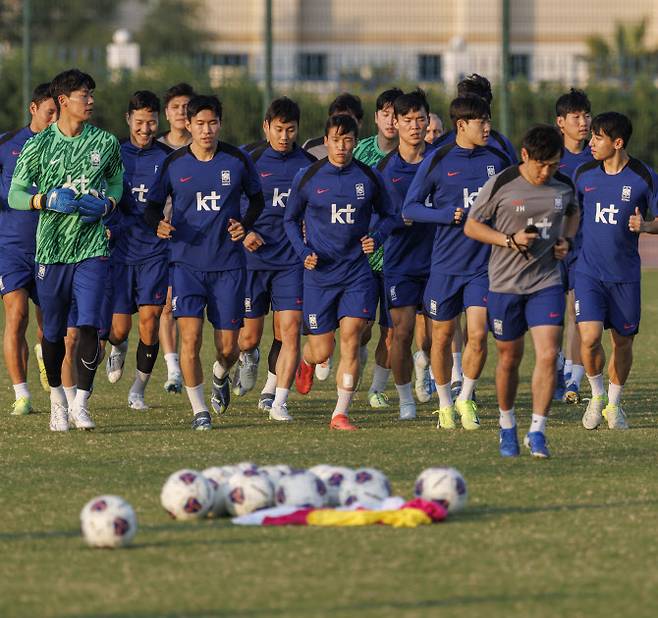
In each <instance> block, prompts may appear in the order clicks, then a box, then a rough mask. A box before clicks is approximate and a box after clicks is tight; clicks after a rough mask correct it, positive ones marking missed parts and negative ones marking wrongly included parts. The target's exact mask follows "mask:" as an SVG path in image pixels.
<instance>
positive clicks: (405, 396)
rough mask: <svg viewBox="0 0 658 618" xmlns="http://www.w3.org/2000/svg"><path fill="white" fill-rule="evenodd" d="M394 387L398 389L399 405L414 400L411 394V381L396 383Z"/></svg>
mask: <svg viewBox="0 0 658 618" xmlns="http://www.w3.org/2000/svg"><path fill="white" fill-rule="evenodd" d="M395 388H396V389H397V391H398V398H399V400H400V405H402V404H405V403H413V402H414V396H413V395H412V394H411V382H409V383H408V384H396V385H395Z"/></svg>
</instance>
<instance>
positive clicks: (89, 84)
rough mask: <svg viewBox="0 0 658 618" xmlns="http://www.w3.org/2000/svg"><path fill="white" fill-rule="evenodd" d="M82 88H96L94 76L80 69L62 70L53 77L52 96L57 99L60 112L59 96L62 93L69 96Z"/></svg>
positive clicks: (56, 102) (51, 83)
mask: <svg viewBox="0 0 658 618" xmlns="http://www.w3.org/2000/svg"><path fill="white" fill-rule="evenodd" d="M80 88H89V90H93V89H94V88H96V82H95V81H94V78H93V77H92V76H91V75H89V74H88V73H83V72H82V71H81V70H80V69H69V70H68V71H62V72H61V73H58V74H57V75H55V77H53V81H51V82H50V96H51V97H52V98H53V100H54V101H55V105H56V106H57V112H58V113H59V100H58V97H59V96H60V95H64V96H67V97H68V96H70V94H71V93H72V92H75V91H76V90H80Z"/></svg>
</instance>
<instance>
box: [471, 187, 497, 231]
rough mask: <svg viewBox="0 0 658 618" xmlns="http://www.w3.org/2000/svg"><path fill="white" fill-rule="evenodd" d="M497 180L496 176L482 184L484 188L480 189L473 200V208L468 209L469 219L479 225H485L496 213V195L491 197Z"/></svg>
mask: <svg viewBox="0 0 658 618" xmlns="http://www.w3.org/2000/svg"><path fill="white" fill-rule="evenodd" d="M497 179H498V175H496V176H492V177H491V178H489V180H487V182H485V183H484V187H482V189H481V190H480V193H479V194H478V196H477V197H476V198H475V202H473V206H471V207H470V208H469V211H468V216H469V218H471V219H473V220H474V221H479V222H481V223H485V222H486V221H489V220H490V219H492V218H493V216H494V214H495V213H496V207H497V206H498V198H497V195H492V194H493V189H494V186H495V184H496V180H497Z"/></svg>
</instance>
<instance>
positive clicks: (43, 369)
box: [34, 343, 50, 393]
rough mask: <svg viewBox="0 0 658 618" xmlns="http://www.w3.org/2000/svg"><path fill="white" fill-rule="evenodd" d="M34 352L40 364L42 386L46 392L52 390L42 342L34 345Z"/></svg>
mask: <svg viewBox="0 0 658 618" xmlns="http://www.w3.org/2000/svg"><path fill="white" fill-rule="evenodd" d="M34 354H35V355H36V357H37V364H38V365H39V382H41V387H42V388H43V390H44V391H46V393H49V392H50V384H48V376H47V374H46V366H45V365H44V364H43V353H42V352H41V344H40V343H37V344H35V346H34Z"/></svg>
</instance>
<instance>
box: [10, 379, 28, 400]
mask: <svg viewBox="0 0 658 618" xmlns="http://www.w3.org/2000/svg"><path fill="white" fill-rule="evenodd" d="M14 395H15V396H16V399H17V400H18V399H20V398H21V397H27V398H28V399H29V398H30V391H29V389H28V388H27V382H21V383H20V384H14Z"/></svg>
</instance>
